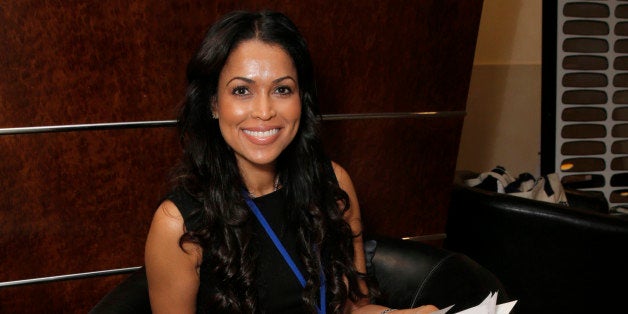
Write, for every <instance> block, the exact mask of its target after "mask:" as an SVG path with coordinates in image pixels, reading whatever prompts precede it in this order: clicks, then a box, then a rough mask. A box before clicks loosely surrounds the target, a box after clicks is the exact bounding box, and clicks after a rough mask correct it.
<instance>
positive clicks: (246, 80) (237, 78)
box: [225, 76, 255, 85]
mask: <svg viewBox="0 0 628 314" xmlns="http://www.w3.org/2000/svg"><path fill="white" fill-rule="evenodd" d="M235 80H243V81H245V82H247V83H249V84H251V83H255V81H254V80H252V79H250V78H248V77H243V76H236V77H234V78H232V79H230V80H229V81H228V82H227V84H225V85H229V83H231V82H232V81H235Z"/></svg>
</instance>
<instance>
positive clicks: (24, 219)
mask: <svg viewBox="0 0 628 314" xmlns="http://www.w3.org/2000/svg"><path fill="white" fill-rule="evenodd" d="M174 135H175V133H174V129H137V130H111V131H93V132H72V133H53V134H36V135H12V136H0V151H2V158H3V162H2V163H0V177H1V178H2V180H0V191H2V194H1V195H2V203H0V221H2V227H1V228H2V237H0V247H2V248H3V251H4V252H11V253H10V254H9V255H7V256H6V257H7V258H2V259H0V269H5V270H7V269H8V270H11V271H8V272H5V271H3V272H0V281H7V280H18V279H23V278H32V277H43V276H52V275H61V274H67V273H73V272H87V271H95V270H101V269H106V268H119V267H126V266H129V265H141V264H142V262H143V261H142V258H141V257H142V254H143V253H142V252H143V242H144V238H145V237H146V232H147V230H148V223H149V222H150V219H151V217H152V213H153V212H154V210H155V209H156V208H157V205H158V204H159V198H160V197H162V195H163V194H164V193H165V191H166V182H167V180H166V174H167V172H168V168H169V165H171V164H173V163H174V162H175V160H176V158H177V156H178V154H179V151H180V150H179V149H177V140H176V136H174Z"/></svg>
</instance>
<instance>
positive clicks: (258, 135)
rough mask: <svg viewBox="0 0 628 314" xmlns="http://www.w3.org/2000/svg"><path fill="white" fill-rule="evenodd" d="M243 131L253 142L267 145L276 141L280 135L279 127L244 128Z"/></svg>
mask: <svg viewBox="0 0 628 314" xmlns="http://www.w3.org/2000/svg"><path fill="white" fill-rule="evenodd" d="M242 133H243V134H244V136H245V137H246V138H247V139H248V140H249V141H251V142H252V143H254V144H258V145H265V144H270V143H272V142H274V141H275V140H276V139H277V137H279V128H273V129H267V130H251V129H242Z"/></svg>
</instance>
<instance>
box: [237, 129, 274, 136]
mask: <svg viewBox="0 0 628 314" xmlns="http://www.w3.org/2000/svg"><path fill="white" fill-rule="evenodd" d="M242 132H244V133H246V134H248V135H250V136H254V137H269V136H273V135H275V134H277V132H279V129H272V130H268V131H263V132H262V131H251V130H242Z"/></svg>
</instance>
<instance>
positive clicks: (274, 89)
mask: <svg viewBox="0 0 628 314" xmlns="http://www.w3.org/2000/svg"><path fill="white" fill-rule="evenodd" d="M297 80H298V77H297V70H296V68H295V67H294V64H293V61H292V59H291V58H290V56H289V55H288V54H287V53H286V52H285V51H284V50H283V49H282V48H281V47H280V46H277V45H269V44H266V43H264V42H261V41H259V40H247V41H244V42H242V43H240V44H239V45H238V46H237V47H236V48H235V49H234V50H233V51H232V52H231V54H230V55H229V58H228V59H227V62H226V63H225V66H224V67H223V69H222V71H221V72H220V77H219V80H218V91H217V95H216V101H215V103H214V106H213V112H214V114H215V115H216V116H217V118H218V124H219V126H220V132H221V133H222V136H223V138H224V139H225V141H226V142H227V144H228V145H229V146H230V147H231V148H232V149H233V150H234V152H235V155H236V160H237V161H238V166H239V167H240V168H241V169H243V168H248V167H267V166H273V165H274V163H275V161H276V159H277V157H278V156H279V154H281V152H282V151H283V150H284V149H285V148H286V147H287V146H288V145H289V144H290V142H292V140H293V139H294V137H295V135H296V134H297V131H298V129H299V119H300V117H301V99H300V96H299V85H298V81H297Z"/></svg>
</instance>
